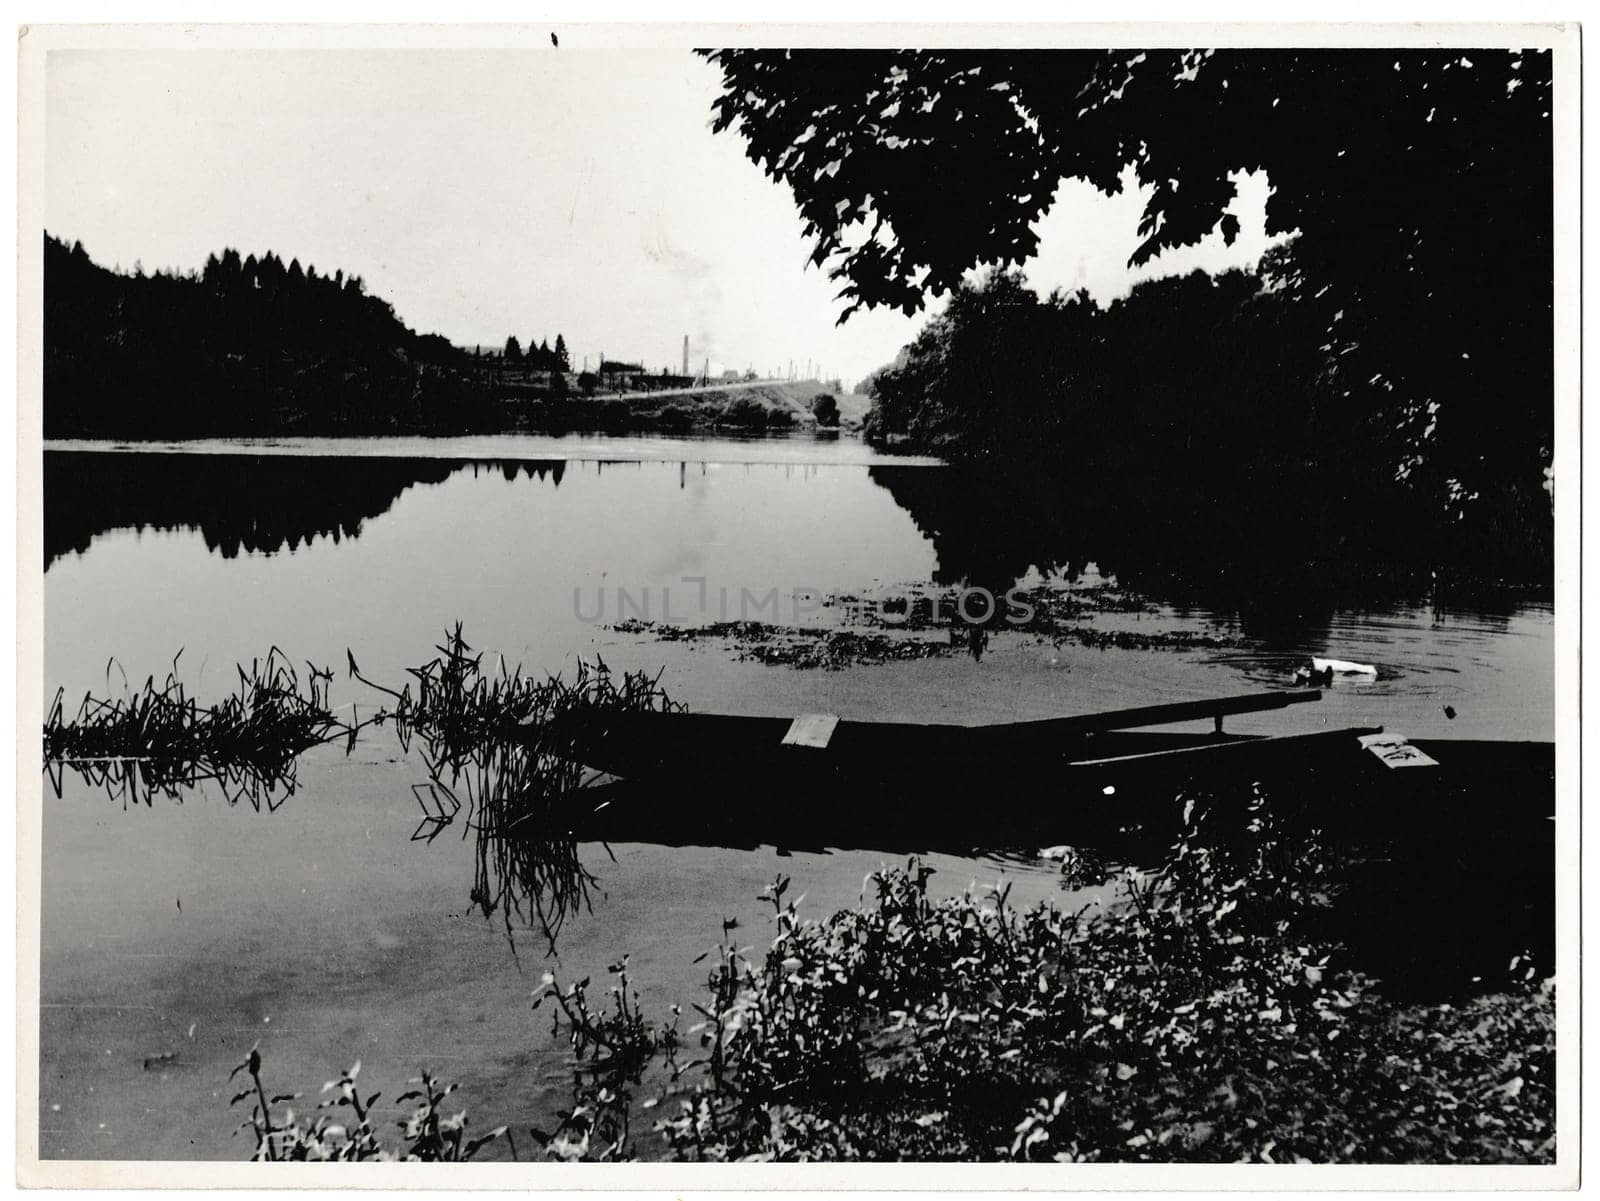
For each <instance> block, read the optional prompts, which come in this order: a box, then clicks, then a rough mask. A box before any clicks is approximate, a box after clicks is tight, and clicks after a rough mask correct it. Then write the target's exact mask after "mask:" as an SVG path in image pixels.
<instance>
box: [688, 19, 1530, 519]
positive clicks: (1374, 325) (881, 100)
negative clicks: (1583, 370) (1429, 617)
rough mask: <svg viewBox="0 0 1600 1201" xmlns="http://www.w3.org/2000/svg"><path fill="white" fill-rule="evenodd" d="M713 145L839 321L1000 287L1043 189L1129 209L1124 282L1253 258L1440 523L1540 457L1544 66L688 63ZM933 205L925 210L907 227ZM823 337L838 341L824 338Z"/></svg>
mask: <svg viewBox="0 0 1600 1201" xmlns="http://www.w3.org/2000/svg"><path fill="white" fill-rule="evenodd" d="M707 53H708V56H709V58H710V59H711V61H712V62H713V63H714V64H716V66H717V67H718V68H720V70H721V72H722V77H723V78H722V94H721V96H720V98H719V99H718V100H717V101H716V103H715V106H714V112H715V118H714V128H715V129H717V130H719V131H722V130H728V129H735V130H737V132H738V133H739V135H740V136H741V137H743V139H744V140H745V143H746V150H747V154H748V155H749V157H750V158H751V159H752V160H754V161H755V162H757V163H759V164H760V165H761V166H762V167H763V168H764V169H765V170H766V171H767V173H768V174H769V175H770V176H771V177H772V178H774V179H776V180H779V181H781V182H783V183H784V184H786V185H787V186H788V187H789V188H790V190H791V191H792V192H793V194H794V197H795V200H796V202H797V204H798V205H799V208H800V214H801V217H802V219H803V221H804V223H805V232H806V234H807V235H808V236H810V237H811V238H813V239H814V242H815V249H814V253H813V255H812V259H813V261H814V262H815V263H817V264H818V265H823V264H826V265H827V267H828V270H829V273H830V275H831V276H832V277H833V278H834V279H836V280H837V281H839V283H840V284H841V292H840V295H841V298H842V300H843V301H844V302H845V308H844V314H843V316H848V315H849V314H850V313H851V312H853V311H855V310H856V309H858V308H861V307H875V306H879V305H889V306H892V307H897V308H900V309H902V310H904V311H906V312H914V311H916V310H917V309H919V308H920V307H921V305H922V304H923V301H924V297H925V296H926V295H927V294H928V293H929V292H932V293H934V294H943V293H947V292H950V291H952V290H954V289H956V288H958V287H959V286H960V283H961V280H962V277H963V275H964V273H965V272H967V271H968V270H970V269H971V268H973V267H974V266H976V265H980V264H985V263H998V264H1006V263H1020V262H1023V261H1025V260H1026V259H1027V258H1028V257H1029V256H1030V255H1032V254H1033V253H1034V251H1035V250H1036V249H1037V245H1038V235H1037V232H1036V228H1035V226H1036V223H1037V221H1038V219H1039V218H1040V217H1041V216H1042V215H1043V214H1044V213H1045V211H1046V210H1048V208H1049V207H1050V205H1051V203H1052V200H1053V198H1054V196H1055V194H1056V190H1057V186H1058V184H1059V183H1060V182H1061V181H1062V180H1067V179H1074V178H1078V179H1085V180H1088V181H1089V182H1091V183H1092V184H1094V185H1095V186H1096V187H1098V188H1099V189H1100V190H1101V191H1103V192H1105V193H1108V194H1114V193H1117V192H1119V191H1121V189H1122V187H1123V174H1124V172H1125V171H1126V170H1128V169H1132V170H1133V172H1134V173H1135V175H1136V177H1137V179H1138V180H1139V182H1140V183H1141V184H1143V185H1144V186H1147V187H1148V188H1149V189H1150V191H1149V197H1148V200H1147V202H1146V205H1145V210H1144V215H1143V221H1142V223H1141V226H1140V229H1139V233H1140V236H1141V237H1142V239H1143V241H1142V242H1141V243H1140V244H1139V245H1138V246H1137V248H1136V249H1135V251H1134V253H1133V255H1132V260H1131V261H1132V262H1133V263H1136V264H1137V263H1146V262H1149V261H1150V260H1151V259H1153V258H1154V257H1155V256H1156V255H1158V254H1160V253H1161V252H1162V251H1164V250H1168V249H1171V248H1176V247H1183V246H1190V245H1193V244H1195V243H1196V242H1197V241H1199V240H1200V239H1201V238H1202V237H1204V236H1206V235H1208V234H1210V233H1212V232H1213V231H1216V232H1218V233H1220V234H1221V236H1222V237H1223V238H1224V239H1227V240H1230V241H1231V240H1232V239H1233V238H1234V237H1235V236H1236V235H1237V232H1238V220H1237V217H1236V216H1235V215H1234V214H1233V213H1232V212H1230V211H1229V207H1228V206H1229V205H1230V204H1231V202H1232V201H1233V199H1234V196H1235V184H1234V181H1233V178H1232V176H1233V173H1235V172H1240V171H1264V172H1265V173H1266V176H1267V179H1268V181H1269V183H1270V185H1271V187H1272V189H1273V190H1272V194H1271V197H1270V199H1269V201H1268V204H1267V222H1268V230H1269V232H1275V233H1290V232H1296V231H1297V234H1298V236H1297V237H1296V240H1295V251H1294V255H1293V256H1292V259H1289V260H1285V262H1284V264H1283V265H1284V267H1285V268H1286V272H1287V273H1286V274H1285V275H1283V277H1282V278H1281V279H1279V280H1277V281H1275V282H1277V283H1278V284H1280V285H1282V286H1285V287H1288V288H1292V289H1293V291H1292V295H1293V296H1294V298H1295V302H1296V303H1298V304H1301V305H1303V306H1305V307H1306V308H1308V309H1311V310H1313V311H1314V314H1315V316H1314V320H1313V321H1312V322H1311V325H1312V328H1313V330H1314V332H1313V333H1312V334H1311V335H1310V336H1311V337H1312V338H1314V339H1315V342H1314V345H1316V346H1318V347H1323V348H1325V353H1326V354H1327V355H1328V356H1329V358H1330V359H1335V360H1338V361H1339V362H1340V364H1341V366H1342V368H1343V371H1342V375H1343V376H1344V378H1345V380H1346V383H1345V385H1344V387H1343V389H1342V390H1341V393H1340V396H1339V397H1338V399H1339V402H1340V403H1341V404H1343V405H1344V406H1346V407H1347V408H1348V409H1349V410H1350V415H1349V420H1350V421H1351V423H1353V424H1355V423H1364V422H1369V421H1372V422H1380V423H1385V424H1387V425H1388V426H1389V427H1390V428H1391V430H1392V431H1394V432H1395V433H1396V434H1398V435H1400V443H1401V445H1400V446H1399V448H1398V452H1397V453H1396V455H1395V457H1394V458H1393V460H1392V461H1390V462H1389V463H1388V464H1387V465H1386V466H1387V468H1388V470H1389V471H1390V472H1391V473H1392V474H1393V475H1394V477H1395V478H1398V479H1400V480H1402V481H1405V482H1406V484H1407V485H1408V486H1410V487H1412V488H1414V489H1416V490H1417V491H1419V493H1422V494H1424V495H1426V496H1427V497H1428V498H1429V499H1430V503H1439V504H1441V505H1445V506H1448V507H1449V508H1450V509H1451V510H1452V512H1453V514H1462V515H1465V514H1466V513H1467V511H1468V510H1469V509H1470V508H1471V507H1472V506H1471V505H1470V503H1469V502H1470V501H1471V500H1472V499H1473V498H1482V497H1487V496H1489V495H1490V494H1491V493H1499V494H1500V495H1502V496H1506V495H1510V494H1512V493H1515V494H1517V495H1519V496H1521V497H1523V498H1524V499H1525V500H1526V501H1527V502H1528V503H1530V504H1533V505H1535V506H1537V505H1538V504H1542V503H1544V502H1545V500H1546V498H1544V497H1543V496H1542V495H1541V494H1540V483H1539V482H1540V480H1541V476H1542V470H1543V468H1544V467H1545V466H1547V465H1548V464H1549V462H1550V456H1551V449H1552V442H1553V436H1554V435H1553V368H1552V357H1553V334H1552V315H1553V310H1552V288H1551V275H1552V241H1551V237H1552V225H1551V220H1552V217H1551V214H1552V191H1551V187H1552V182H1551V180H1552V174H1551V165H1552V158H1551V145H1552V143H1551V126H1550V104H1551V58H1550V55H1549V53H1548V52H1530V51H1504V50H1492V51H1491V50H1484V51H1478V50H1473V51H1468V52H1463V51H1461V50H1432V49H1430V50H1399V51H1396V50H1348V49H1326V50H1323V49H1319V50H1272V51H1261V50H1224V51H1215V52H1213V51H1207V50H1187V51H1185V50H1151V51H1144V52H1139V51H1134V50H1117V51H1037V52H1012V51H951V52H921V51H903V52H902V51H845V52H840V51H787V50H778V51H766V50H721V51H712V52H707ZM930 194H937V196H938V203H937V204H932V203H929V202H928V197H929V195H930ZM842 319H843V317H841V320H842Z"/></svg>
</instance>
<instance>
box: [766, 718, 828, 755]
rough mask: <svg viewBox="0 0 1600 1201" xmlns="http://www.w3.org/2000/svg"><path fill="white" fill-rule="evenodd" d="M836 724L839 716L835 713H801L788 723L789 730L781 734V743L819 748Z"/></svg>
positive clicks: (823, 744) (825, 741)
mask: <svg viewBox="0 0 1600 1201" xmlns="http://www.w3.org/2000/svg"><path fill="white" fill-rule="evenodd" d="M838 724H839V717H838V715H837V714H835V713H802V714H800V715H799V716H798V717H796V718H795V719H794V720H793V721H792V722H790V723H789V732H788V733H787V734H785V735H784V736H783V745H784V746H809V747H816V748H817V749H818V750H821V749H822V748H824V747H826V746H827V745H828V740H829V739H831V738H832V737H833V730H834V727H835V726H837V725H838ZM769 737H770V735H769Z"/></svg>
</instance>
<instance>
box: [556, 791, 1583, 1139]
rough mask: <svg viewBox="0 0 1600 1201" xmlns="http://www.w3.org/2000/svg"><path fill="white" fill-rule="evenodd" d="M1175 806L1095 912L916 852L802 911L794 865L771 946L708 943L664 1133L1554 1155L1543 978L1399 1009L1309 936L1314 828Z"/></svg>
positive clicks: (1255, 806) (776, 891) (640, 1038)
mask: <svg viewBox="0 0 1600 1201" xmlns="http://www.w3.org/2000/svg"><path fill="white" fill-rule="evenodd" d="M1188 816H1189V817H1190V818H1194V820H1192V821H1188V822H1187V827H1188V828H1187V830H1186V832H1185V834H1184V836H1183V838H1182V839H1181V840H1180V841H1179V843H1178V844H1177V846H1176V847H1175V848H1174V850H1173V853H1172V856H1171V859H1170V861H1169V862H1168V864H1167V865H1166V866H1165V867H1164V868H1163V869H1162V870H1161V871H1159V872H1155V873H1148V874H1145V873H1136V872H1130V873H1128V874H1127V875H1126V877H1125V879H1124V882H1123V894H1124V903H1122V904H1120V905H1117V906H1113V907H1111V908H1110V909H1108V910H1107V911H1106V912H1105V913H1103V914H1102V915H1101V916H1098V917H1095V918H1093V919H1087V920H1086V919H1085V918H1084V917H1083V915H1081V914H1067V913H1063V912H1061V911H1060V910H1058V909H1057V908H1055V907H1054V906H1053V905H1049V904H1043V905H1039V906H1036V907H1034V908H1032V909H1029V910H1027V911H1024V912H1018V911H1016V910H1014V909H1012V908H1010V907H1009V906H1008V895H1007V890H1000V891H997V892H993V893H990V894H988V895H987V896H978V895H975V894H971V893H969V894H967V895H964V896H961V897H957V898H954V899H952V900H948V901H942V902H934V901H932V900H930V899H929V897H928V892H927V880H928V877H929V876H930V875H931V874H932V872H931V869H929V868H927V867H926V866H924V865H922V864H920V863H919V862H918V861H917V860H915V859H913V860H912V861H911V862H910V863H909V864H908V865H907V867H906V868H905V869H903V870H891V871H884V872H879V873H875V874H874V875H873V876H872V877H870V882H871V886H872V889H873V891H874V896H873V897H872V898H871V899H870V900H867V899H865V898H864V903H863V905H862V906H861V908H859V909H851V910H845V911H843V912H841V913H838V914H835V915H834V916H833V917H831V918H829V919H827V920H825V921H811V920H803V919H801V918H800V917H799V915H798V913H797V912H796V909H795V906H794V905H793V904H792V903H785V900H784V898H785V893H786V890H787V886H788V881H787V880H786V879H784V878H782V877H780V878H779V879H778V880H777V881H776V882H775V883H774V885H773V886H772V887H771V888H769V889H768V890H767V892H766V893H765V894H764V895H765V897H766V899H767V900H768V901H769V902H770V903H771V905H772V906H773V910H774V919H775V923H776V927H777V933H776V937H775V938H774V940H773V942H772V943H771V945H770V947H769V948H768V949H767V950H766V951H765V953H764V954H762V955H760V956H759V957H756V958H748V959H747V958H746V957H745V954H744V953H743V952H742V951H740V950H739V949H738V948H737V946H736V945H735V944H734V943H733V942H732V941H728V940H726V939H725V941H724V942H723V943H722V944H721V945H720V946H719V947H718V948H717V949H716V951H715V960H714V967H713V970H712V972H711V975H710V977H709V979H708V991H709V997H708V998H707V1000H706V1002H705V1003H704V1004H701V1005H696V1006H695V1008H696V1010H697V1011H698V1012H699V1013H700V1014H701V1016H702V1018H703V1020H702V1021H701V1022H699V1023H698V1024H696V1025H695V1026H692V1027H690V1029H689V1030H688V1031H687V1035H688V1036H689V1037H690V1038H691V1039H692V1040H698V1042H699V1045H700V1048H701V1058H700V1059H698V1060H696V1061H694V1062H693V1063H691V1064H688V1065H685V1066H684V1067H683V1068H681V1069H678V1068H676V1067H675V1069H674V1070H675V1075H676V1074H677V1073H678V1072H686V1071H688V1070H689V1069H690V1068H698V1069H700V1075H699V1080H698V1081H697V1083H695V1084H694V1085H693V1086H692V1088H690V1089H689V1091H688V1092H687V1093H686V1094H685V1095H681V1096H679V1097H678V1099H677V1102H676V1112H674V1113H671V1114H669V1116H667V1117H666V1118H664V1119H663V1120H661V1121H660V1122H659V1123H658V1129H659V1130H660V1131H661V1132H662V1134H663V1135H664V1136H665V1137H666V1138H667V1140H668V1143H669V1145H670V1147H671V1149H672V1151H673V1153H674V1154H675V1155H677V1156H679V1157H682V1158H689V1159H707V1160H731V1159H744V1158H761V1159H784V1160H791V1159H852V1158H871V1159H888V1158H916V1159H947V1158H977V1159H989V1158H994V1157H996V1156H999V1157H1003V1158H1017V1159H1039V1158H1046V1159H1069V1160H1096V1159H1103V1160H1260V1161H1268V1162H1270V1161H1274V1160H1283V1159H1289V1160H1295V1159H1307V1160H1324V1161H1327V1160H1356V1161H1383V1160H1403V1161H1433V1160H1462V1161H1472V1162H1486V1161H1501V1160H1517V1161H1528V1160H1539V1159H1548V1158H1549V1157H1550V1156H1551V1155H1552V1154H1553V1142H1552V1141H1551V1130H1552V1126H1553V1116H1554V1106H1553V1098H1554V1094H1553V1085H1554V1075H1553V1073H1554V1042H1553V1020H1552V1019H1553V1005H1552V995H1551V992H1550V990H1549V988H1548V987H1546V988H1543V989H1539V988H1534V987H1531V981H1530V982H1527V983H1524V984H1519V985H1518V986H1517V987H1516V989H1515V990H1514V991H1513V992H1512V993H1510V994H1508V995H1505V996H1502V997H1497V998H1484V999H1480V1000H1479V1001H1475V1002H1473V1003H1471V1004H1470V1005H1468V1006H1466V1007H1464V1008H1463V1009H1460V1010H1457V1009H1454V1008H1452V1007H1450V1006H1448V1005H1446V1006H1421V1007H1412V1008H1397V1007H1395V1006H1394V1005H1392V1004H1390V1003H1388V1002H1386V1001H1384V1000H1383V999H1382V998H1381V997H1380V996H1379V995H1378V994H1376V993H1374V992H1373V991H1372V990H1371V988H1370V986H1369V983H1368V982H1367V981H1365V980H1363V979H1360V978H1359V977H1355V976H1352V975H1349V974H1345V973H1340V972H1339V971H1338V970H1337V968H1336V963H1335V960H1336V956H1337V951H1338V948H1337V947H1336V946H1333V945H1328V944H1325V943H1321V942H1318V941H1317V940H1316V939H1315V938H1314V937H1312V936H1311V935H1309V934H1308V933H1307V930H1308V929H1309V928H1311V926H1312V924H1313V923H1312V920H1311V919H1312V918H1313V916H1314V912H1315V911H1316V910H1318V909H1320V908H1321V907H1322V906H1323V905H1324V904H1325V903H1326V896H1327V890H1328V888H1329V886H1330V881H1329V879H1328V870H1329V858H1328V856H1327V855H1326V854H1325V853H1323V852H1322V851H1321V850H1320V849H1319V848H1317V847H1316V846H1315V844H1314V842H1313V844H1312V845H1310V846H1307V845H1306V844H1305V842H1304V841H1303V840H1301V839H1298V838H1297V840H1296V841H1295V842H1293V843H1291V842H1289V841H1288V840H1286V839H1285V838H1284V837H1282V836H1281V835H1280V833H1279V831H1278V830H1277V829H1276V826H1275V823H1274V820H1273V819H1272V817H1271V814H1270V812H1269V811H1268V809H1267V808H1266V806H1265V803H1264V801H1263V799H1262V798H1261V797H1260V796H1259V795H1256V794H1253V795H1252V796H1251V797H1250V798H1249V799H1248V803H1247V804H1246V806H1245V807H1244V810H1243V812H1242V814H1241V813H1239V812H1238V811H1235V816H1236V818H1237V819H1238V821H1237V822H1236V823H1230V824H1229V827H1228V829H1227V831H1226V833H1225V835H1223V834H1219V832H1218V831H1216V830H1211V829H1208V828H1207V825H1208V819H1206V818H1204V817H1195V813H1194V811H1193V808H1192V807H1191V809H1190V812H1189V814H1188ZM1235 825H1238V826H1240V827H1242V828H1235ZM551 988H552V989H553V990H554V989H555V986H554V985H551ZM557 991H558V990H557ZM569 1016H570V1015H569ZM580 1020H581V1019H580ZM651 1037H657V1038H660V1037H665V1034H664V1032H663V1033H660V1034H657V1035H653V1036H652V1035H650V1034H649V1033H648V1032H645V1033H640V1034H636V1035H635V1036H634V1039H635V1042H636V1043H637V1044H639V1045H643V1043H645V1042H647V1041H648V1039H649V1038H651ZM673 1037H676V1030H675V1026H674V1027H673Z"/></svg>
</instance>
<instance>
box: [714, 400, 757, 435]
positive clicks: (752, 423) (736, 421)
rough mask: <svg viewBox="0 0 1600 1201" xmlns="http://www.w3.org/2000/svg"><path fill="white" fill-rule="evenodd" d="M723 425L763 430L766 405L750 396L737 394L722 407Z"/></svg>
mask: <svg viewBox="0 0 1600 1201" xmlns="http://www.w3.org/2000/svg"><path fill="white" fill-rule="evenodd" d="M721 421H722V423H723V424H724V425H732V426H736V427H738V428H739V429H747V430H764V429H766V428H767V407H766V406H765V405H764V404H762V403H761V402H760V401H759V400H756V399H755V398H754V397H752V396H738V397H735V398H734V399H733V400H730V401H729V402H728V403H727V404H725V405H724V406H723V407H722V417H721Z"/></svg>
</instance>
